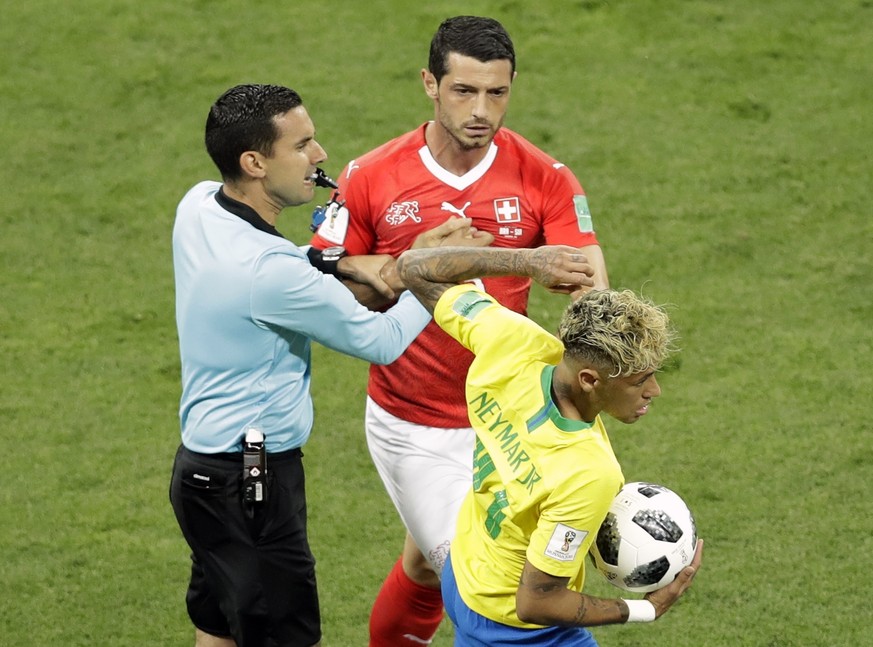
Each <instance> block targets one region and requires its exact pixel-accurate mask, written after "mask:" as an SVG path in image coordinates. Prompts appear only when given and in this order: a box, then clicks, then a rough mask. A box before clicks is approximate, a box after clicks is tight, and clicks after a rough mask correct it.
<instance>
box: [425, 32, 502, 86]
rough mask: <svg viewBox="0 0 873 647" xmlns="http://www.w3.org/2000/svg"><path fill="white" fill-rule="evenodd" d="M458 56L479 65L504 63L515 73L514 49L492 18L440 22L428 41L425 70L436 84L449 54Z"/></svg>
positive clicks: (444, 69) (444, 71)
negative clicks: (509, 64)
mask: <svg viewBox="0 0 873 647" xmlns="http://www.w3.org/2000/svg"><path fill="white" fill-rule="evenodd" d="M452 52H454V53H455V54H461V55H462V56H469V57H471V58H475V59H476V60H477V61H481V62H482V63H488V62H489V61H495V60H503V59H505V60H508V61H509V62H510V63H511V64H512V72H513V74H514V73H515V47H513V45H512V39H511V38H510V37H509V34H508V33H507V31H506V29H504V27H503V25H501V24H500V23H499V22H497V21H496V20H494V19H493V18H482V17H479V16H455V17H454V18H448V19H446V20H444V21H443V22H442V24H441V25H440V26H439V28H438V29H437V32H436V34H434V36H433V40H431V41H430V58H429V59H428V71H429V72H430V73H431V74H433V76H434V78H435V79H436V81H437V84H439V82H440V81H441V80H442V78H443V77H444V76H445V75H446V72H447V71H448V65H447V62H446V61H447V59H448V57H449V54H451V53H452Z"/></svg>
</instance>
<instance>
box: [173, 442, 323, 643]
mask: <svg viewBox="0 0 873 647" xmlns="http://www.w3.org/2000/svg"><path fill="white" fill-rule="evenodd" d="M302 456H303V454H302V452H301V451H300V450H299V449H295V450H291V451H288V452H283V453H280V454H268V455H267V500H266V501H265V502H264V503H263V504H262V507H260V508H258V509H256V511H255V512H254V514H253V515H250V514H248V513H247V510H246V508H245V507H244V504H243V502H242V496H241V487H242V454H199V453H196V452H192V451H191V450H189V449H186V448H185V447H180V448H179V450H178V451H177V452H176V460H175V463H174V464H173V477H172V481H171V482H170V501H171V503H172V504H173V511H174V512H175V514H176V519H177V521H178V522H179V527H180V528H181V529H182V534H183V535H184V537H185V540H186V541H187V542H188V545H189V546H190V547H191V553H192V555H191V559H192V567H191V581H190V584H189V586H188V593H187V597H186V599H187V604H188V615H189V616H190V617H191V621H192V622H193V623H194V626H195V627H197V628H198V629H200V630H202V631H205V632H206V633H209V634H213V635H215V636H230V637H233V638H234V640H235V641H236V644H237V646H238V647H260V646H262V645H263V646H273V645H275V646H276V647H310V646H311V645H314V644H316V643H317V642H318V641H319V640H321V616H320V614H319V609H318V590H317V588H316V584H315V558H314V557H313V556H312V552H311V551H310V549H309V541H308V539H307V536H306V491H305V485H304V475H303V463H302V460H301V458H302Z"/></svg>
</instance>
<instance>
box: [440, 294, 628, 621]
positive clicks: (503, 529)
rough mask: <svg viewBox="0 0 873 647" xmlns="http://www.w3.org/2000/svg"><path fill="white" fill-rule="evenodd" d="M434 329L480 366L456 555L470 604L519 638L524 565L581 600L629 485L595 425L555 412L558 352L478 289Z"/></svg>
mask: <svg viewBox="0 0 873 647" xmlns="http://www.w3.org/2000/svg"><path fill="white" fill-rule="evenodd" d="M434 319H435V320H436V322H437V323H438V324H439V325H440V327H442V328H443V330H445V331H446V332H447V333H448V334H449V335H451V336H452V337H454V338H455V339H457V340H458V341H459V342H460V343H461V344H462V345H463V346H465V347H466V348H468V349H469V350H470V351H472V352H473V353H474V354H475V356H476V357H475V360H474V361H473V363H472V365H471V366H470V370H469V373H468V374H467V382H466V399H467V411H468V414H469V418H470V423H471V425H472V426H473V428H474V429H475V431H476V449H475V453H474V456H473V488H472V490H471V491H470V492H469V493H468V495H467V497H466V498H465V500H464V502H463V504H462V507H461V511H460V514H459V517H458V523H457V529H456V533H455V538H454V540H453V541H452V545H451V555H450V557H451V560H452V568H453V570H454V573H455V578H456V579H457V584H458V590H459V592H460V594H461V597H462V598H463V600H464V602H465V603H466V604H467V605H468V606H469V607H470V608H471V609H473V610H474V611H476V612H477V613H479V614H481V615H483V616H485V617H487V618H490V619H492V620H495V621H497V622H502V623H504V624H507V625H511V626H515V627H538V626H539V625H531V624H528V623H524V622H522V621H521V620H519V618H518V615H517V614H516V608H515V594H516V591H517V590H518V583H519V579H520V577H521V573H522V569H523V568H524V564H525V560H526V559H527V560H529V561H530V562H531V564H533V565H534V566H536V567H537V568H538V569H540V570H542V571H543V572H545V573H548V574H550V575H554V576H556V577H569V578H570V582H569V587H570V588H572V589H573V590H576V591H581V590H582V586H583V583H584V580H585V555H586V554H587V553H588V549H589V547H590V546H591V542H592V541H593V540H594V538H595V536H596V535H597V531H598V529H599V528H600V525H601V523H602V522H603V520H604V518H605V517H606V513H607V510H608V509H609V506H610V504H611V503H612V500H613V498H614V497H615V495H616V494H617V493H618V491H619V489H620V488H621V486H622V485H623V482H624V477H623V475H622V472H621V467H620V466H619V464H618V461H617V460H616V458H615V454H614V453H613V451H612V446H611V445H610V442H609V437H608V436H607V434H606V429H605V428H604V426H603V423H602V421H601V420H600V417H599V416H598V417H597V418H596V419H595V420H594V421H593V422H591V423H587V422H584V421H581V420H570V419H568V418H564V417H563V416H561V414H560V412H559V411H558V408H557V406H556V405H555V403H554V402H553V400H552V395H551V384H552V374H553V372H554V369H555V366H556V365H557V364H558V363H559V362H560V360H561V357H562V355H563V344H562V343H561V342H560V340H559V339H557V338H556V337H555V336H554V335H552V334H550V333H548V332H547V331H545V330H544V329H543V328H541V327H540V326H539V325H537V324H536V323H535V322H533V321H532V320H530V319H528V318H527V317H525V316H523V315H520V314H518V313H516V312H513V311H511V310H509V309H507V308H504V307H503V306H501V305H500V304H499V303H498V302H497V301H495V300H494V298H493V297H491V296H489V295H488V294H487V293H485V292H482V291H480V290H478V289H477V288H475V287H474V286H473V285H471V284H463V285H458V286H454V287H452V288H450V289H449V290H447V291H446V292H445V293H444V294H443V296H442V297H441V298H440V300H439V302H438V303H437V306H436V309H435V312H434Z"/></svg>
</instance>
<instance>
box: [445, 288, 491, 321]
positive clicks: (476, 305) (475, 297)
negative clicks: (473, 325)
mask: <svg viewBox="0 0 873 647" xmlns="http://www.w3.org/2000/svg"><path fill="white" fill-rule="evenodd" d="M492 303H494V301H493V300H492V299H490V298H489V297H487V296H486V295H484V294H482V293H481V292H463V293H461V294H460V295H459V296H458V298H457V299H455V302H454V303H453V304H452V310H454V311H455V312H456V313H457V314H459V315H460V316H462V317H464V318H465V319H469V320H471V321H472V320H473V318H474V317H475V316H476V315H477V314H479V313H480V312H482V310H484V309H485V308H487V307H488V306H490V305H491V304H492Z"/></svg>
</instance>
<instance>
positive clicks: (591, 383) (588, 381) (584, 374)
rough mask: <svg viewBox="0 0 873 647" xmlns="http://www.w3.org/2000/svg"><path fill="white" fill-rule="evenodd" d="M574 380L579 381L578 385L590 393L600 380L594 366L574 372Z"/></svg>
mask: <svg viewBox="0 0 873 647" xmlns="http://www.w3.org/2000/svg"><path fill="white" fill-rule="evenodd" d="M576 380H577V382H578V383H579V387H580V388H581V389H582V391H583V392H585V393H591V392H592V391H593V390H594V389H595V387H597V386H598V384H600V382H601V379H600V373H598V371H597V369H596V368H590V367H589V368H583V369H580V370H579V371H578V372H577V373H576Z"/></svg>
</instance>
